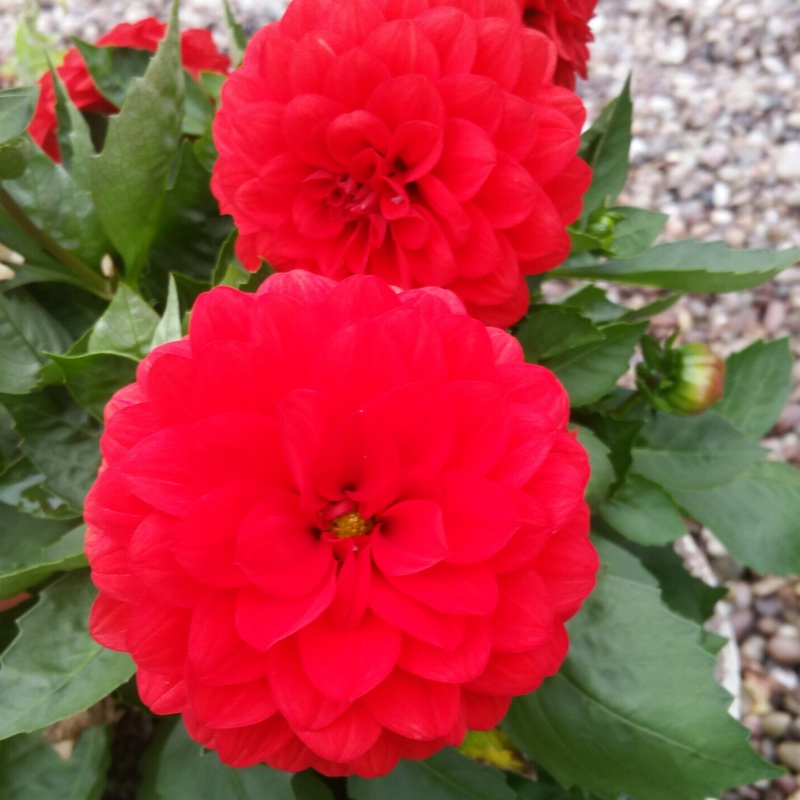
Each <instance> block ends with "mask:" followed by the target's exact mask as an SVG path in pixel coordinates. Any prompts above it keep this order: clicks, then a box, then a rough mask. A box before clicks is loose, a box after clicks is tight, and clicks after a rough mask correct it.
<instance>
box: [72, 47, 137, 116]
mask: <svg viewBox="0 0 800 800" xmlns="http://www.w3.org/2000/svg"><path fill="white" fill-rule="evenodd" d="M72 41H73V43H74V44H75V47H77V48H78V50H79V51H80V54H81V55H82V56H83V60H84V62H85V63H86V66H87V67H88V68H89V74H90V75H91V76H92V81H93V82H94V85H95V86H96V87H97V88H98V90H99V91H100V94H102V95H103V97H105V98H106V100H109V101H110V102H111V103H112V104H113V105H115V106H116V107H117V108H121V107H122V104H123V103H124V102H125V98H126V97H127V96H128V91H129V90H130V89H131V86H132V83H133V80H134V78H140V77H141V76H142V75H144V74H145V72H146V71H147V67H148V65H149V64H150V60H151V59H152V57H153V54H152V53H151V52H149V51H148V50H139V49H135V48H132V47H115V46H109V45H106V46H101V47H97V46H95V45H93V44H88V43H87V42H83V41H81V40H80V39H76V38H73V40H72Z"/></svg>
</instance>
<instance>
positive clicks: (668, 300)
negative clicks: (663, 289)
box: [624, 292, 683, 322]
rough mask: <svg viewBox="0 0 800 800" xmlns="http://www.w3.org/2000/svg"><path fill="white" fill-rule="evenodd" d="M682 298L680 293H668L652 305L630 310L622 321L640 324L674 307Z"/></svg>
mask: <svg viewBox="0 0 800 800" xmlns="http://www.w3.org/2000/svg"><path fill="white" fill-rule="evenodd" d="M682 296H683V294H682V293H681V292H670V293H669V294H667V295H665V296H664V297H660V298H659V299H658V300H653V302H652V303H648V304H647V305H646V306H642V307H641V308H634V309H631V310H630V311H628V312H627V313H626V314H625V316H624V320H625V322H641V321H642V320H645V319H650V318H651V317H654V316H655V315H656V314H660V313H661V312H662V311H666V310H667V309H668V308H671V307H672V306H674V305H675V303H677V302H678V300H680V299H681V297H682Z"/></svg>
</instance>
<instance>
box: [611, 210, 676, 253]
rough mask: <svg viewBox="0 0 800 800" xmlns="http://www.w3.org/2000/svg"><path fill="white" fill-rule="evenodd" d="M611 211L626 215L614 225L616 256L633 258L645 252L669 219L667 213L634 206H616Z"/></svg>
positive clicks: (613, 244)
mask: <svg viewBox="0 0 800 800" xmlns="http://www.w3.org/2000/svg"><path fill="white" fill-rule="evenodd" d="M609 211H610V212H616V213H620V214H623V215H624V217H623V219H621V220H620V221H619V222H617V224H616V225H615V227H614V239H613V243H612V249H613V253H614V257H615V258H633V257H634V256H638V255H640V254H641V253H644V252H645V250H647V249H648V248H649V247H651V246H652V244H653V242H654V241H655V240H656V239H657V238H658V235H659V234H660V233H661V231H662V230H663V228H664V225H666V223H667V220H668V219H669V216H668V215H667V214H661V213H659V212H657V211H647V210H646V209H644V208H635V207H633V206H614V207H613V208H610V209H609Z"/></svg>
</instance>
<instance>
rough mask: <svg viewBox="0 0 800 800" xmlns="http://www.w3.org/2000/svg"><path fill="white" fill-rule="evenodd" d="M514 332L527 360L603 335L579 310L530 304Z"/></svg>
mask: <svg viewBox="0 0 800 800" xmlns="http://www.w3.org/2000/svg"><path fill="white" fill-rule="evenodd" d="M515 335H516V337H517V339H519V342H520V344H521V345H522V349H523V350H524V351H525V359H526V361H532V362H534V363H538V362H540V361H541V360H542V359H545V358H549V357H552V356H555V355H558V354H559V353H563V352H564V351H565V350H571V349H573V348H576V347H581V346H582V345H585V344H589V343H592V342H602V341H603V339H604V338H605V337H604V336H603V333H602V332H601V331H600V330H599V329H598V328H597V326H596V325H595V324H594V323H593V322H592V321H591V320H590V319H588V318H587V317H585V316H583V315H582V314H581V312H580V310H579V309H575V308H570V307H568V306H560V305H558V306H556V305H537V306H533V308H531V310H530V312H529V313H528V316H527V317H526V318H525V319H524V320H523V321H522V322H521V323H520V325H519V326H518V327H517V330H516V331H515Z"/></svg>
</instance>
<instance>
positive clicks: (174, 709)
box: [136, 667, 186, 714]
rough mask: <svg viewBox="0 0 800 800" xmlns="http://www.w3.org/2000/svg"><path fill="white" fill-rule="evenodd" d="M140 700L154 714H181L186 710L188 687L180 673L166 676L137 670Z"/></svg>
mask: <svg viewBox="0 0 800 800" xmlns="http://www.w3.org/2000/svg"><path fill="white" fill-rule="evenodd" d="M136 686H137V688H138V690H139V698H140V699H141V701H142V702H143V703H144V704H145V705H146V706H147V707H148V708H149V709H150V710H151V711H152V712H153V713H154V714H180V713H181V712H182V711H183V710H184V709H185V708H186V687H185V685H184V683H183V679H182V678H181V677H180V673H178V674H173V675H165V674H162V673H160V672H151V671H150V670H147V669H142V668H141V667H139V669H137V670H136Z"/></svg>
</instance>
